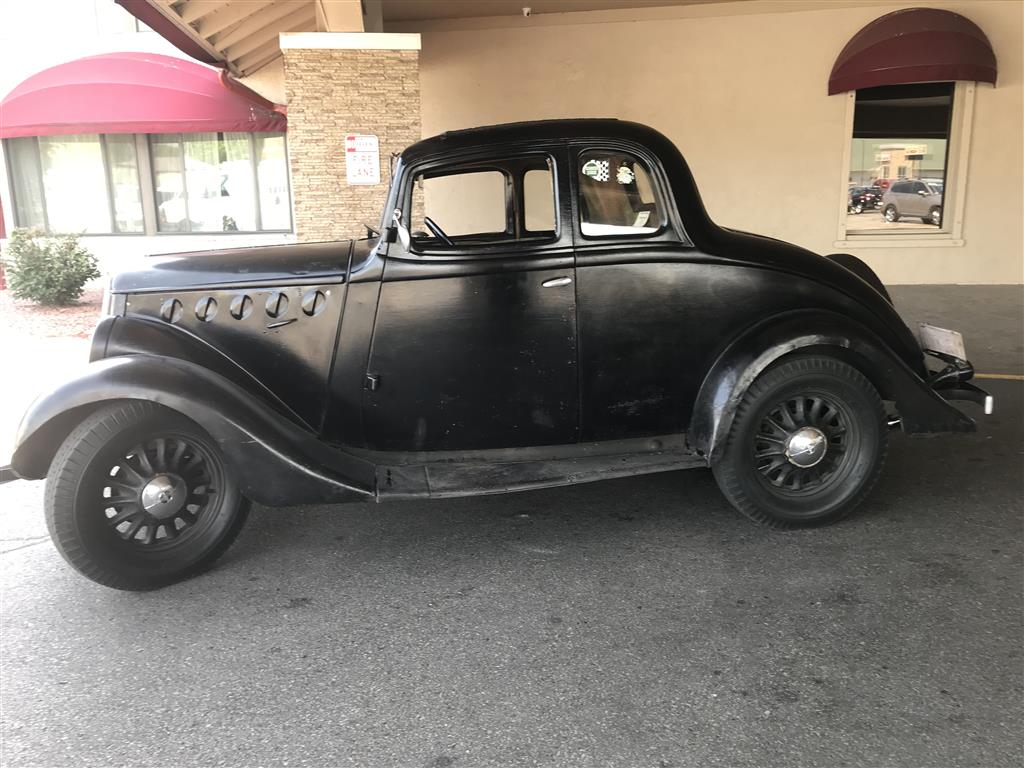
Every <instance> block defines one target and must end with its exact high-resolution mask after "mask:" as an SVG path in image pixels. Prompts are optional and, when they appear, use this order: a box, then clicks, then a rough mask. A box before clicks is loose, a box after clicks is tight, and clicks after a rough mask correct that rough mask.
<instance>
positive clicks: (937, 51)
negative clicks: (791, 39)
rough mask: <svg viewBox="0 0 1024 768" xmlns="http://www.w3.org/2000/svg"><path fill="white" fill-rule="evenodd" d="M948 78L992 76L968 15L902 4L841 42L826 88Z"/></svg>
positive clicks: (990, 57) (986, 49) (985, 48)
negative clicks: (840, 49)
mask: <svg viewBox="0 0 1024 768" xmlns="http://www.w3.org/2000/svg"><path fill="white" fill-rule="evenodd" d="M950 80H973V81H977V82H983V83H992V84H995V82H996V55H995V53H994V52H993V51H992V45H991V44H990V43H989V41H988V38H987V37H985V33H984V32H982V31H981V29H980V28H979V27H978V25H977V24H975V23H974V22H973V21H971V20H970V19H967V18H964V17H963V16H961V15H960V14H958V13H953V12H952V11H943V10H940V9H938V8H905V9H903V10H901V11H893V12H892V13H887V14H886V15H885V16H882V17H880V18H877V19H875V20H874V21H873V22H871V23H870V24H868V25H867V26H866V27H864V28H863V29H862V30H861V31H860V32H858V33H857V34H856V35H854V36H853V38H852V39H851V40H850V42H848V43H847V44H846V47H845V48H843V50H842V52H841V53H840V54H839V58H838V59H836V63H835V66H833V67H832V74H831V75H829V79H828V93H829V95H830V96H831V95H832V94H834V93H841V92H843V91H854V90H857V89H860V88H873V87H874V86H878V85H902V84H905V83H927V82H938V81H950Z"/></svg>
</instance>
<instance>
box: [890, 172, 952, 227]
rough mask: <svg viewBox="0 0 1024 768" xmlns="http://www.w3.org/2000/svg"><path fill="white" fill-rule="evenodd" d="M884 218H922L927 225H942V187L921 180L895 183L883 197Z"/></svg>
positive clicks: (893, 219)
mask: <svg viewBox="0 0 1024 768" xmlns="http://www.w3.org/2000/svg"><path fill="white" fill-rule="evenodd" d="M882 216H884V217H885V220H886V221H890V222H892V221H899V220H900V218H901V217H903V216H912V217H917V218H920V219H921V221H923V222H924V223H925V224H934V225H935V226H937V227H938V226H941V225H942V185H941V184H937V183H935V182H925V181H921V180H920V179H903V180H902V181H897V182H894V183H893V185H892V186H891V187H889V189H888V190H886V193H885V194H884V195H882Z"/></svg>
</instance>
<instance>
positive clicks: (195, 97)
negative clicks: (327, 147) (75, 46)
mask: <svg viewBox="0 0 1024 768" xmlns="http://www.w3.org/2000/svg"><path fill="white" fill-rule="evenodd" d="M282 111H283V107H282V108H280V109H278V108H276V107H275V106H274V105H273V104H271V103H270V102H268V101H267V100H266V99H264V98H263V97H262V96H260V95H259V94H257V93H255V92H254V91H252V90H250V89H248V88H246V87H245V86H243V85H242V84H241V83H238V82H234V81H230V80H229V79H228V78H227V73H226V72H224V70H220V69H212V68H210V67H207V66H204V65H202V64H197V63H195V62H194V61H188V60H186V59H179V58H176V57H174V56H162V55H160V54H155V53H107V54H102V55H100V56H88V57H86V58H84V59H76V60H75V61H69V62H67V63H66V64H58V65H57V66H56V67H51V68H50V69H44V70H43V71H42V72H38V73H36V74H35V75H32V76H31V77H30V78H28V79H27V80H25V81H24V82H22V83H21V84H20V85H18V86H17V87H16V88H15V89H14V90H13V91H11V92H10V93H9V94H7V96H6V97H5V98H4V100H3V101H2V102H0V138H4V139H10V138H15V137H18V136H54V135H58V134H72V133H197V132H200V131H238V132H244V133H248V132H266V131H284V130H285V128H286V126H287V120H286V119H285V116H284V115H283V114H282Z"/></svg>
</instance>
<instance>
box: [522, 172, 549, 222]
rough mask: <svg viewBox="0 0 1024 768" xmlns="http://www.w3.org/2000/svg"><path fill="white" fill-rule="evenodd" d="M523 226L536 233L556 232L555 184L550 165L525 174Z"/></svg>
mask: <svg viewBox="0 0 1024 768" xmlns="http://www.w3.org/2000/svg"><path fill="white" fill-rule="evenodd" d="M523 228H524V229H525V230H526V232H527V233H528V234H534V235H536V234H544V235H554V233H555V184H554V176H553V174H552V173H551V168H550V166H549V167H547V168H544V169H534V170H529V171H526V173H524V174H523Z"/></svg>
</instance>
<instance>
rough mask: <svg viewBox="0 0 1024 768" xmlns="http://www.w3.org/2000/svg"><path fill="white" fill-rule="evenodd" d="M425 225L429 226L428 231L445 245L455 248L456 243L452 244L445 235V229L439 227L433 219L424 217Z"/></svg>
mask: <svg viewBox="0 0 1024 768" xmlns="http://www.w3.org/2000/svg"><path fill="white" fill-rule="evenodd" d="M423 223H424V224H426V225H427V229H429V230H430V231H431V233H432V234H433V235H434V237H436V238H438V239H439V240H441V241H442V242H443V243H444V244H445V245H447V246H450V247H454V246H455V243H453V242H452V239H451V238H450V237H448V235H446V234H445V233H444V230H443V229H441V228H440V227H439V226H437V224H436V223H434V220H433V219H432V218H430V217H429V216H424V217H423Z"/></svg>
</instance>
